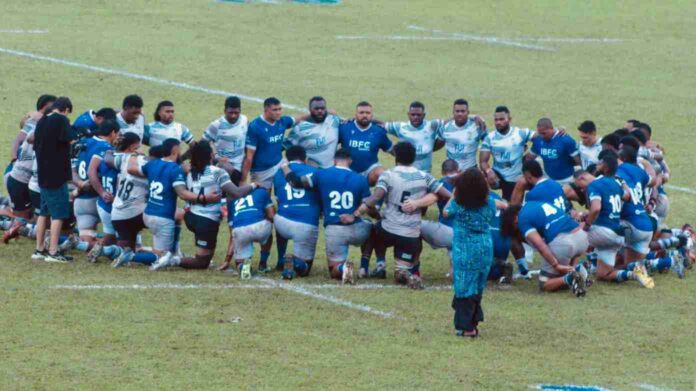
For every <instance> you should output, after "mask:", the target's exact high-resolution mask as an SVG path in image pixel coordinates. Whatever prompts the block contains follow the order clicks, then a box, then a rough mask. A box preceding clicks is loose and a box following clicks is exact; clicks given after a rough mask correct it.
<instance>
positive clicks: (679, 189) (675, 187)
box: [665, 185, 696, 194]
mask: <svg viewBox="0 0 696 391" xmlns="http://www.w3.org/2000/svg"><path fill="white" fill-rule="evenodd" d="M665 187H666V188H668V189H672V190H678V191H683V192H684V193H689V194H696V190H694V189H690V188H688V187H681V186H673V185H665Z"/></svg>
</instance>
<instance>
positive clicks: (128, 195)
mask: <svg viewBox="0 0 696 391" xmlns="http://www.w3.org/2000/svg"><path fill="white" fill-rule="evenodd" d="M130 157H131V154H116V155H114V165H115V166H116V167H117V168H118V171H119V174H118V186H117V190H116V194H114V196H115V197H114V202H113V205H112V208H111V219H112V220H126V219H129V218H131V217H135V216H138V215H140V214H141V213H143V211H144V210H145V205H146V204H147V196H148V191H149V183H148V180H147V178H141V177H139V176H135V175H131V174H129V173H128V160H129V159H130ZM137 159H138V160H139V163H140V164H139V166H142V165H143V164H144V157H143V156H138V157H137Z"/></svg>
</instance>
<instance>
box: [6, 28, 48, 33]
mask: <svg viewBox="0 0 696 391" xmlns="http://www.w3.org/2000/svg"><path fill="white" fill-rule="evenodd" d="M0 33H7V34H48V30H44V29H35V30H23V29H0Z"/></svg>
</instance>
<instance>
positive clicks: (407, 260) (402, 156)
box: [355, 142, 451, 289]
mask: <svg viewBox="0 0 696 391" xmlns="http://www.w3.org/2000/svg"><path fill="white" fill-rule="evenodd" d="M394 155H395V158H396V166H395V167H393V168H391V169H389V170H387V171H385V172H384V173H383V174H382V175H380V178H379V180H378V181H377V186H376V187H375V190H374V192H373V193H372V195H371V196H370V197H369V198H367V199H366V200H364V201H363V203H362V204H361V205H360V207H358V209H357V210H356V211H355V215H356V216H359V215H361V214H363V213H365V212H366V211H367V209H368V208H374V207H375V205H377V203H378V202H379V201H381V200H382V199H384V200H385V201H386V210H385V212H384V219H383V220H382V221H380V222H379V224H377V226H376V227H375V232H376V234H375V243H374V244H375V250H376V251H377V252H378V253H379V252H380V251H384V250H385V249H386V248H387V247H394V258H395V263H396V264H395V266H396V268H395V270H394V280H395V281H396V283H398V284H407V285H408V286H409V288H413V289H421V288H422V287H423V282H422V280H421V277H420V271H419V268H420V260H419V258H420V253H421V250H422V249H423V245H422V243H421V239H420V235H421V230H420V227H421V216H422V214H421V208H424V207H427V206H429V205H432V204H434V203H435V202H436V201H437V199H438V197H440V198H443V199H449V198H450V197H451V193H450V192H449V191H447V189H445V188H444V187H443V186H442V184H441V183H440V182H439V181H437V180H436V179H435V178H433V177H432V176H431V175H430V174H428V173H425V172H423V171H420V170H418V169H417V168H415V167H413V162H414V161H415V160H416V148H415V147H414V146H413V145H412V144H410V143H408V142H399V143H398V144H396V145H395V146H394ZM429 194H433V195H437V197H429V196H428V195H429Z"/></svg>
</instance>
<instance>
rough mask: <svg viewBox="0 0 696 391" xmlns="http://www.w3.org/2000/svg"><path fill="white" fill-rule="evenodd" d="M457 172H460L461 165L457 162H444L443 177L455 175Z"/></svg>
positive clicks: (449, 160)
mask: <svg viewBox="0 0 696 391" xmlns="http://www.w3.org/2000/svg"><path fill="white" fill-rule="evenodd" d="M457 171H459V163H457V161H456V160H453V159H447V160H445V161H444V162H442V174H443V175H450V174H455V173H456V172H457Z"/></svg>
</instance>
